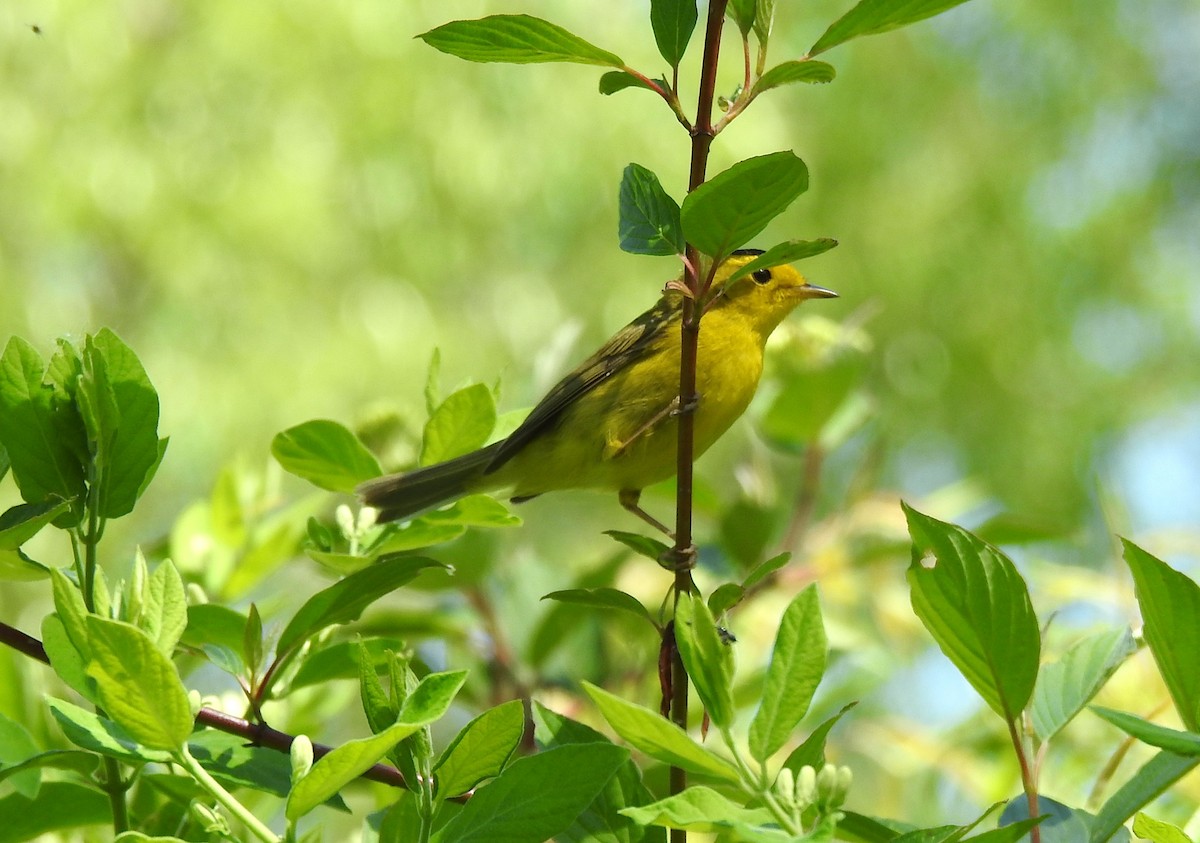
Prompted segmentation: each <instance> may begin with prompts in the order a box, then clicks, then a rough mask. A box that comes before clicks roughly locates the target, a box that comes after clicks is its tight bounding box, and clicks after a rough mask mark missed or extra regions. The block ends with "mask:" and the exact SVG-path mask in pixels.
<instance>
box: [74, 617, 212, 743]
mask: <svg viewBox="0 0 1200 843" xmlns="http://www.w3.org/2000/svg"><path fill="white" fill-rule="evenodd" d="M87 629H88V640H89V642H90V644H91V649H92V652H91V660H90V661H89V662H88V665H87V673H88V676H90V677H92V678H93V679H95V680H96V690H97V693H98V694H99V697H100V703H101V705H102V706H103V707H104V710H105V712H106V713H107V714H108V715H109V717H111V718H112V719H113V720H114V721H116V722H117V723H119V724H120V725H121V726H122V728H124V729H125V731H126V732H128V733H129V735H130V737H132V738H133V739H134V740H135V741H137V742H138V743H140V744H142V745H143V746H146V747H149V748H150V749H162V750H175V749H179V748H180V747H181V746H183V742H184V741H185V740H187V736H188V735H190V734H191V732H192V709H191V704H190V703H189V702H188V696H187V691H186V690H184V687H183V683H182V682H181V681H180V679H179V673H178V672H177V671H176V670H175V665H173V664H172V663H171V662H170V661H169V660H168V659H167V657H166V656H164V655H163V654H162V652H160V651H159V649H158V646H157V645H156V644H155V642H154V641H152V640H151V639H150V637H149V636H148V635H146V633H144V632H142V631H141V630H140V629H138V628H137V627H135V626H132V625H131V624H127V623H123V622H121V621H114V620H108V619H107V618H101V617H97V616H96V615H90V616H88V619H87Z"/></svg>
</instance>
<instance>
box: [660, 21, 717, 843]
mask: <svg viewBox="0 0 1200 843" xmlns="http://www.w3.org/2000/svg"><path fill="white" fill-rule="evenodd" d="M727 3H728V0H711V2H710V3H709V6H708V23H707V26H706V28H705V35H704V56H703V59H702V63H701V68H700V92H699V97H698V101H697V103H696V122H695V124H694V125H693V126H692V129H691V132H690V134H691V137H692V158H691V167H690V169H689V173H688V192H689V193H690V192H691V191H693V190H695V189H696V188H697V187H699V186H700V185H701V184H703V183H704V179H705V174H706V173H707V170H708V151H709V148H710V147H711V146H712V139H713V136H714V134H715V133H714V131H713V123H712V108H713V98H714V94H715V92H716V87H717V61H718V58H719V57H720V52H721V29H722V27H723V25H724V22H725V6H726V5H727ZM686 258H687V260H686V266H687V267H688V268H687V271H686V273H685V276H684V277H685V281H686V283H687V286H688V288H689V289H690V290H691V292H692V295H691V296H685V297H684V299H683V314H682V322H681V326H680V357H679V393H678V394H679V402H680V404H681V406H685V407H687V406H693V405H694V404H695V403H696V402H697V400H698V396H697V395H696V358H697V352H698V348H699V341H700V316H701V315H702V310H701V308H700V307H699V305H698V302H699V300H700V297H701V296H702V295H703V293H704V290H703V287H702V285H701V279H700V276H699V273H698V272H697V269H698V268H699V266H700V255H699V252H698V250H697V249H696V248H695V247H694V246H692V245H691V244H688V247H687V254H686ZM695 431H696V423H695V414H694V413H684V414H682V415H680V416H679V445H678V451H677V465H676V474H677V476H678V482H677V487H676V497H675V546H674V548H673V551H674V555H675V557H676V558H677V559H679V560H684V559H692V560H694V558H695V553H696V549H695V546H694V545H693V543H692V460H693V458H694V456H695ZM694 588H695V583H694V582H693V580H692V572H691V569H690V568H689V567H686V566H684V565H680V566H678V567H677V568H676V570H675V587H674V591H675V599H676V600H678V599H679V597H680V595H682V594H688V593H690V592H691V591H692V590H693V589H694ZM664 644H665V642H664ZM671 720H672V721H674V722H675V723H676V724H677V725H679V726H680V727H681V728H683V729H687V722H688V677H687V671H686V670H685V669H684V666H683V660H682V659H681V658H680V657H679V651H678V649H677V648H671ZM686 787H687V772H686V771H684V770H683V769H682V768H680V767H672V768H671V772H670V791H671V793H672V794H677V793H682V792H683V790H684V789H685V788H686ZM686 841H687V832H686V831H685V830H683V829H672V830H671V843H686Z"/></svg>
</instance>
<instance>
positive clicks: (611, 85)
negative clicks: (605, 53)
mask: <svg viewBox="0 0 1200 843" xmlns="http://www.w3.org/2000/svg"><path fill="white" fill-rule="evenodd" d="M597 87H598V88H599V90H600V93H602V94H603V95H604V96H606V97H608V96H612V95H613V94H615V93H616V92H617V91H624V90H625V89H626V88H641V89H643V90H646V91H653V90H654V89H653V88H652V87H650V86H649V85H647V84H646V82H645V81H644V80H643V79H640V78H639V77H637V76H634V75H633V74H632V73H627V72H625V71H624V70H610V71H609V72H608V73H605V74H603V75H601V77H600V84H599V85H598V86H597Z"/></svg>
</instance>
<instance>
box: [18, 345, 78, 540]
mask: <svg viewBox="0 0 1200 843" xmlns="http://www.w3.org/2000/svg"><path fill="white" fill-rule="evenodd" d="M44 376H45V368H44V367H43V364H42V358H41V356H40V355H39V354H38V353H37V350H36V349H34V347H33V346H31V345H30V344H29V343H27V342H26V341H25V340H23V339H21V338H20V337H12V338H10V339H9V341H8V344H7V345H6V346H5V348H4V354H3V355H2V356H0V443H3V445H4V447H5V449H6V450H7V452H8V457H9V459H10V460H11V461H12V471H13V477H14V479H15V480H16V481H17V487H18V488H19V489H20V490H21V496H22V497H23V498H24V499H25V500H26V501H28V502H30V503H42V502H44V501H46V500H47V499H49V498H56V499H58V500H68V501H69V500H73V499H75V498H82V497H83V496H84V494H85V493H86V491H87V490H86V486H85V484H84V469H83V465H82V464H81V461H80V456H79V455H78V454H77V453H75V450H74V449H73V448H72V447H71V444H70V436H69V435H68V434H67V433H66V428H68V427H75V428H78V430H77V431H76V433H77V435H79V436H80V438H81V434H82V425H81V424H80V423H79V421H78V418H77V414H76V413H75V410H74V408H73V407H72V406H71V405H70V404H67V403H65V402H63V401H56V400H55V398H54V391H53V389H52V388H51V387H49V386H47V385H46V384H45V383H44V382H43V378H44ZM65 526H69V524H68V525H65Z"/></svg>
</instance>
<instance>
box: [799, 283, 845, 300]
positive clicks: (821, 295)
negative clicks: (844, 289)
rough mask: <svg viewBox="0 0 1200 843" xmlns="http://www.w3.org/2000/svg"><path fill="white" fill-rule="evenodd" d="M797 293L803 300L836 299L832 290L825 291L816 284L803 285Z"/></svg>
mask: <svg viewBox="0 0 1200 843" xmlns="http://www.w3.org/2000/svg"><path fill="white" fill-rule="evenodd" d="M797 292H798V293H800V297H801V298H805V299H836V298H837V297H838V294H837V293H835V292H834V291H833V290H826V289H825V288H824V287H818V286H817V285H816V284H805V285H804V286H803V287H801V288H800V289H799V290H798V291H797Z"/></svg>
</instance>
